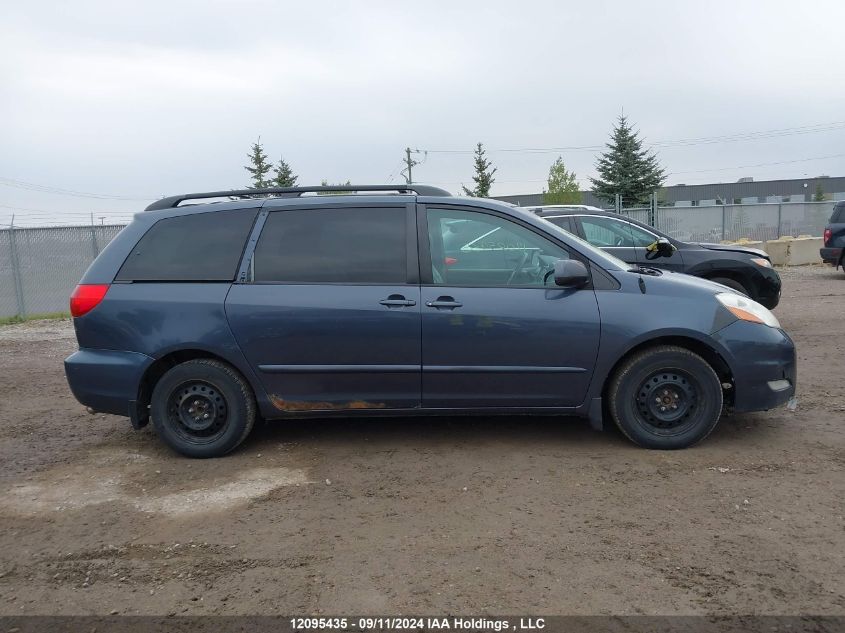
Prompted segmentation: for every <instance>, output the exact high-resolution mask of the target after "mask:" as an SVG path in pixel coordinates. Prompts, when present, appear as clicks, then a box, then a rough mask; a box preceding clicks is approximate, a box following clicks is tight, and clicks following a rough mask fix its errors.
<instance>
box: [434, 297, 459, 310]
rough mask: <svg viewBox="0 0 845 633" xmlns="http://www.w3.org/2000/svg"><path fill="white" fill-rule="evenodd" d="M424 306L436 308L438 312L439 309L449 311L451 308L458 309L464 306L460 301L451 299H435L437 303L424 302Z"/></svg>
mask: <svg viewBox="0 0 845 633" xmlns="http://www.w3.org/2000/svg"><path fill="white" fill-rule="evenodd" d="M425 305H427V306H428V307H429V308H437V309H438V310H439V309H441V308H445V309H447V310H451V309H453V308H460V307H461V306H462V305H464V304H463V303H461V302H460V301H455V299H454V298H453V297H437V301H426V302H425Z"/></svg>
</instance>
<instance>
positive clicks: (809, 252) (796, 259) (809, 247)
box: [764, 236, 824, 266]
mask: <svg viewBox="0 0 845 633" xmlns="http://www.w3.org/2000/svg"><path fill="white" fill-rule="evenodd" d="M823 241H824V240H822V238H820V237H803V236H802V237H798V238H793V237H790V236H785V237H781V238H778V239H776V240H769V241H768V242H766V244H765V246H764V250H765V251H766V252H767V253H768V254H769V257H770V258H771V260H772V264H774V265H775V266H806V265H807V264H820V263H821V257H820V255H819V249H820V248H821V247H822V243H823Z"/></svg>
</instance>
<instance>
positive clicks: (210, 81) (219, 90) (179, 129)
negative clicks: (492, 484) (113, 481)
mask: <svg viewBox="0 0 845 633" xmlns="http://www.w3.org/2000/svg"><path fill="white" fill-rule="evenodd" d="M2 11H3V19H2V21H0V80H2V81H0V148H2V151H0V223H8V221H9V218H10V216H11V214H12V213H13V212H14V213H16V214H17V217H18V218H29V219H31V220H39V219H44V220H51V219H55V218H62V219H65V220H67V219H73V218H76V217H81V216H77V215H74V214H88V213H91V212H93V213H94V214H95V216H97V217H98V218H99V217H100V216H107V217H108V218H111V217H118V216H117V215H116V214H124V216H127V215H128V214H130V213H131V212H133V211H137V210H140V209H142V208H143V206H145V204H146V202H147V200H146V199H151V198H156V197H160V196H162V195H168V194H174V193H181V192H186V191H201V190H210V189H211V190H214V189H229V188H235V187H241V186H244V185H246V184H247V174H246V172H245V171H244V169H243V165H244V163H245V162H246V154H247V151H248V149H249V146H250V143H251V142H253V141H254V140H255V139H256V138H257V137H258V136H259V135H260V137H261V141H262V143H263V144H264V146H265V149H266V150H267V152H268V153H269V154H270V156H271V157H272V158H273V159H277V158H278V157H279V156H284V158H285V160H287V161H288V162H289V163H290V164H291V166H292V167H293V169H294V171H295V172H296V173H297V174H298V175H299V177H300V183H301V184H319V182H320V180H322V179H324V178H325V179H328V180H329V181H330V182H341V181H346V180H347V179H348V180H351V181H352V182H353V183H382V182H401V181H402V177H401V175H400V174H399V169H400V167H401V165H400V161H401V159H402V157H403V150H404V148H405V147H406V146H411V147H412V148H419V149H420V150H465V151H466V152H471V150H472V149H473V147H474V145H475V143H477V142H479V141H481V142H483V143H484V144H485V146H486V147H488V148H489V150H490V158H491V159H492V160H493V162H494V163H495V165H496V167H498V172H497V174H496V182H495V184H494V185H493V191H492V193H493V194H494V195H504V194H513V193H532V192H539V191H541V190H542V188H543V186H544V182H545V178H546V176H547V174H548V168H549V165H550V164H551V163H552V162H553V161H554V159H555V158H556V156H557V155H558V154H561V155H562V156H563V159H564V161H565V163H566V165H567V166H568V167H569V168H570V169H574V170H575V172H576V173H577V175H578V178H579V181H580V182H581V185H582V187H583V188H588V187H589V181H588V177H589V176H590V175H594V174H595V171H594V164H595V160H596V151H595V150H593V149H569V150H561V151H553V150H551V151H543V152H526V151H519V152H513V151H511V152H508V151H501V150H508V149H525V148H535V149H543V150H546V149H548V148H559V147H568V148H573V147H579V148H584V147H586V148H590V147H594V146H596V145H601V144H603V143H604V142H606V140H607V137H608V134H609V133H610V130H611V126H612V124H613V121H614V119H615V118H616V117H617V116H618V114H619V113H620V112H621V111H622V109H623V108H624V112H625V114H626V115H627V116H628V117H629V119H630V120H631V121H632V122H633V123H634V124H635V125H636V127H637V128H638V129H639V130H640V132H641V134H642V135H643V137H644V139H645V140H646V141H647V142H654V143H664V144H665V143H667V142H671V141H678V140H682V139H700V138H708V139H711V138H712V137H723V136H733V135H745V134H748V133H756V132H765V131H768V130H785V129H790V130H792V129H793V128H802V127H805V126H819V128H820V129H822V130H823V131H816V132H812V133H790V134H778V135H768V136H767V135H763V138H759V137H756V138H754V139H753V140H747V139H746V140H741V141H734V142H725V141H722V142H708V143H695V144H677V143H675V144H671V143H670V144H668V145H663V146H661V147H660V148H659V150H658V155H659V158H660V161H661V162H662V164H663V165H664V167H665V168H666V169H667V171H668V172H670V174H671V175H670V176H669V179H668V184H675V183H679V182H685V183H703V182H720V181H735V180H736V179H737V178H739V177H742V176H753V177H754V178H755V179H758V180H761V179H771V178H790V177H797V178H800V177H812V176H815V175H819V174H829V175H840V176H841V175H845V107H843V106H845V70H843V69H845V63H843V62H845V42H843V26H842V25H843V24H845V2H842V1H841V0H836V1H830V2H821V1H814V0H804V1H803V2H796V1H795V0H789V1H782V0H765V1H764V0H760V1H758V2H743V1H739V0H730V1H725V2H719V1H715V2H714V1H711V2H687V1H678V0H666V1H653V2H643V1H641V0H638V1H637V2H630V1H626V2H621V1H620V2H605V1H601V0H589V1H583V2H574V1H572V2H561V1H558V2H554V1H549V2H544V1H532V0H519V1H516V0H513V1H510V2H494V1H491V0H486V1H483V2H459V1H457V0H452V1H451V2H433V1H430V0H427V1H423V2H416V3H409V2H396V1H394V2H377V1H370V2H363V1H362V2H319V1H316V0H312V1H310V2H296V3H294V2H281V1H267V2H257V1H256V2H234V1H231V2H230V1H223V0H203V1H201V2H183V1H180V0H168V1H167V2H164V1H161V0H146V1H145V2H120V1H114V0H108V1H107V0H91V1H84V0H76V1H74V2H55V1H53V2H38V1H36V0H28V1H27V2H14V1H12V0H5V1H4V2H3V3H2ZM793 131H794V132H799V131H803V130H793ZM818 157H828V158H825V159H821V160H816V159H817V158H818ZM415 158H416V159H417V160H419V161H421V164H420V165H419V166H417V167H416V168H415V170H414V180H415V181H420V182H427V183H433V184H438V185H440V186H443V187H445V188H447V189H450V190H452V191H453V192H457V191H459V189H460V184H461V183H462V182H463V183H467V184H471V182H470V180H471V176H472V156H471V154H469V153H464V154H462V153H439V152H429V153H428V154H423V153H421V154H418V155H416V156H415ZM806 159H814V160H806ZM787 161H792V162H787ZM798 161H800V162H798ZM761 163H766V165H763V166H757V165H760V164H761ZM770 163H779V164H770ZM21 183H34V184H37V185H39V186H46V187H49V188H59V189H63V190H72V191H76V192H84V193H94V194H100V195H104V196H119V197H124V198H129V199H111V198H108V199H101V198H93V197H82V196H71V195H59V194H56V193H47V192H44V191H33V190H32V189H31V188H25V187H28V185H22V184H21ZM12 185H16V186H12ZM98 221H99V220H98Z"/></svg>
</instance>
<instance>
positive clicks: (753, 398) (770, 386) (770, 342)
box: [713, 321, 798, 412]
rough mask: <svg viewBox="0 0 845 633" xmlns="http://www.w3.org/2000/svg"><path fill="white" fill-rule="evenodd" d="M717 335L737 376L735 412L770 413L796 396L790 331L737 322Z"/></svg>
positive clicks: (734, 398)
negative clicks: (768, 411) (788, 333)
mask: <svg viewBox="0 0 845 633" xmlns="http://www.w3.org/2000/svg"><path fill="white" fill-rule="evenodd" d="M713 336H714V338H715V339H716V340H717V341H718V342H719V343H720V345H721V346H723V348H724V350H725V351H724V352H723V353H724V354H725V355H726V358H725V360H726V361H727V362H728V365H729V366H730V368H731V371H732V373H733V378H734V395H733V409H734V411H737V412H743V411H767V410H768V409H773V408H775V407H777V406H780V405H782V404H784V403H786V402H788V401H789V399H790V398H792V396H794V395H795V387H796V380H797V375H798V370H797V361H796V355H795V344H794V343H793V342H792V339H791V338H789V336H788V335H787V334H786V332H784V331H783V330H780V329H776V328H771V327H767V326H765V325H761V324H758V323H749V322H747V321H736V322H734V323H732V324H731V325H729V326H727V327H726V328H723V329H722V330H719V331H718V332H716V334H714V335H713Z"/></svg>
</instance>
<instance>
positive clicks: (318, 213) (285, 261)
mask: <svg viewBox="0 0 845 633" xmlns="http://www.w3.org/2000/svg"><path fill="white" fill-rule="evenodd" d="M406 214H407V211H406V209H405V207H374V208H362V207H348V208H333V209H291V210H281V211H274V212H272V213H270V215H269V216H268V217H267V221H266V223H265V224H264V228H263V229H262V231H261V237H260V238H259V240H258V244H257V246H256V247H255V255H254V257H253V265H252V269H253V281H256V282H279V283H315V284H319V283H357V284H404V283H405V282H406V267H407V257H406V249H407V245H406V239H407V238H406V235H407V233H406Z"/></svg>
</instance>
